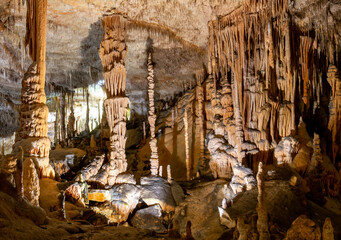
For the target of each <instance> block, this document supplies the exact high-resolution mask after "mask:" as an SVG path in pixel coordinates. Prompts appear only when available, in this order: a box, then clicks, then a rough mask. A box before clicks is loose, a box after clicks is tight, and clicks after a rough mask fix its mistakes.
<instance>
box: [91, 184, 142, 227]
mask: <svg viewBox="0 0 341 240" xmlns="http://www.w3.org/2000/svg"><path fill="white" fill-rule="evenodd" d="M109 193H110V200H109V201H105V202H104V203H101V204H99V205H97V206H96V207H94V208H93V210H94V211H95V212H97V213H101V214H103V215H104V216H106V217H107V218H108V219H109V220H110V221H112V222H116V223H121V222H125V221H127V219H128V217H129V214H130V213H131V212H132V211H133V210H134V209H135V207H136V205H137V204H138V202H139V199H140V196H141V190H140V188H139V187H138V186H136V185H133V184H121V185H117V186H114V187H113V188H111V189H110V190H109Z"/></svg>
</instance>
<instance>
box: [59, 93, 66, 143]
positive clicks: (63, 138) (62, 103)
mask: <svg viewBox="0 0 341 240" xmlns="http://www.w3.org/2000/svg"><path fill="white" fill-rule="evenodd" d="M65 98H66V92H65V90H64V89H62V92H61V95H60V105H59V107H60V110H59V112H60V136H61V139H60V140H61V142H60V145H62V146H65V144H66V125H65V123H66V112H65V108H66V107H65V105H66V100H65Z"/></svg>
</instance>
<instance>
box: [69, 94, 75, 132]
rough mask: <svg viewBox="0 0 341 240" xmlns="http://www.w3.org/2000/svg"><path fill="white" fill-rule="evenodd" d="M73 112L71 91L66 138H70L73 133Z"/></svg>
mask: <svg viewBox="0 0 341 240" xmlns="http://www.w3.org/2000/svg"><path fill="white" fill-rule="evenodd" d="M75 121H76V119H75V113H74V109H73V92H72V93H71V106H70V115H69V121H68V125H67V126H68V127H67V129H68V138H72V137H74V135H75Z"/></svg>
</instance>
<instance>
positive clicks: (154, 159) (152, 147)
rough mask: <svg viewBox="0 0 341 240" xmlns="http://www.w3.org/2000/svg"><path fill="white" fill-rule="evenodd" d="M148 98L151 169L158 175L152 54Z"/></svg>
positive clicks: (149, 66) (149, 61)
mask: <svg viewBox="0 0 341 240" xmlns="http://www.w3.org/2000/svg"><path fill="white" fill-rule="evenodd" d="M147 80H148V99H149V111H148V115H149V116H148V122H149V126H150V142H149V145H150V150H151V156H150V171H151V174H152V175H157V173H158V168H159V156H158V152H157V139H156V138H155V121H156V115H155V106H154V86H155V83H154V67H153V62H152V55H151V53H149V55H148V77H147Z"/></svg>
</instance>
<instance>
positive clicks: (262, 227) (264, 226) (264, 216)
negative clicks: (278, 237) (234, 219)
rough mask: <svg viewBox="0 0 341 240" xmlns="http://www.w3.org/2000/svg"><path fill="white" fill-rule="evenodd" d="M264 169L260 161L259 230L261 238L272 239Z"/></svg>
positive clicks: (258, 174)
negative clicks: (266, 201)
mask: <svg viewBox="0 0 341 240" xmlns="http://www.w3.org/2000/svg"><path fill="white" fill-rule="evenodd" d="M264 175H265V174H264V169H263V163H262V162H260V163H259V165H258V173H257V187H258V199H257V200H258V204H257V215H258V220H257V230H258V233H259V239H260V240H262V239H264V240H270V233H269V223H268V212H267V209H266V203H265V194H266V193H265V192H264Z"/></svg>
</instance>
